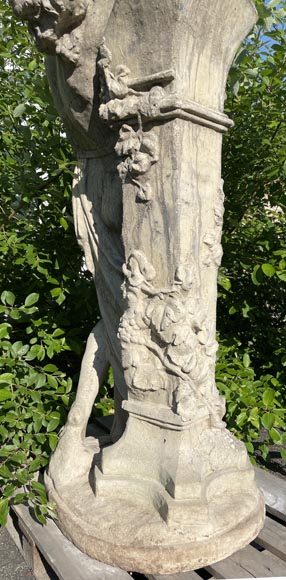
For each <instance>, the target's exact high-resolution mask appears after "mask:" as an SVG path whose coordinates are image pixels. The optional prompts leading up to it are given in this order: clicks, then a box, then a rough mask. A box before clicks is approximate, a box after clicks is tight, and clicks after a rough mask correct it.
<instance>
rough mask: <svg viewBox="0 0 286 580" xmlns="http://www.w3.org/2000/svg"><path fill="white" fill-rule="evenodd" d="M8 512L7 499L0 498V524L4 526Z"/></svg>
mask: <svg viewBox="0 0 286 580" xmlns="http://www.w3.org/2000/svg"><path fill="white" fill-rule="evenodd" d="M8 513H9V500H8V499H0V525H1V526H6V523H7V518H8Z"/></svg>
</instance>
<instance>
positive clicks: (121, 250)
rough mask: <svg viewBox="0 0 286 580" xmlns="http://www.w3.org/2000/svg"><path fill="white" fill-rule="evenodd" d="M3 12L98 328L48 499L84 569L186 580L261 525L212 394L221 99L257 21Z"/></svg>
mask: <svg viewBox="0 0 286 580" xmlns="http://www.w3.org/2000/svg"><path fill="white" fill-rule="evenodd" d="M12 3H13V5H14V7H15V10H16V11H17V13H18V14H20V15H22V16H23V17H24V18H27V19H28V20H29V21H30V26H31V28H32V30H33V32H34V35H35V37H36V41H37V43H38V46H39V48H40V49H41V50H44V51H45V52H47V53H49V56H48V58H47V72H48V76H49V80H50V85H51V89H52V92H53V96H54V100H55V103H56V105H57V108H58V110H59V113H60V114H61V116H62V118H63V119H64V121H65V123H66V127H67V132H68V135H69V138H70V140H71V142H72V143H73V145H74V148H75V151H76V153H77V157H78V166H77V169H76V173H75V179H74V215H75V225H76V234H77V237H78V240H79V243H80V244H81V246H82V248H83V250H84V252H85V256H86V262H87V266H88V268H89V269H90V271H91V272H92V273H93V275H94V279H95V285H96V289H97V294H98V300H99V304H100V309H101V313H102V321H101V322H100V323H99V325H97V326H96V327H95V329H94V330H93V332H92V333H91V335H90V338H89V340H88V344H87V350H86V354H85V356H84V360H83V363H82V371H81V376H80V382H79V386H78V392H77V398H76V401H75V403H74V405H73V408H72V409H71V412H70V415H69V418H68V422H67V425H66V427H65V430H64V432H63V434H62V437H61V440H60V442H59V445H58V448H57V450H56V452H55V453H54V455H53V457H52V459H51V462H50V466H49V471H48V474H47V477H46V484H47V487H48V490H49V493H50V496H51V497H52V498H54V499H55V501H56V502H57V505H58V510H59V517H60V524H61V527H62V529H63V530H64V532H65V533H66V534H67V535H68V536H69V537H70V538H71V539H72V540H73V541H74V542H75V544H76V545H77V546H79V547H80V548H81V549H82V550H83V551H86V552H87V553H88V554H90V555H91V556H94V557H95V558H97V559H101V560H103V561H105V562H107V563H109V564H113V565H117V566H119V567H121V568H125V569H127V570H128V569H132V570H138V571H142V572H146V573H147V572H148V573H162V574H163V573H172V572H178V571H181V570H188V569H195V568H199V567H201V566H203V565H206V564H208V563H211V562H214V561H217V560H218V559H220V558H224V557H226V556H227V555H229V554H230V553H232V552H233V551H235V550H237V549H238V548H240V547H242V546H244V545H246V544H247V543H248V542H250V541H251V540H252V539H253V538H254V537H255V536H256V534H257V533H258V531H259V529H260V528H261V526H262V523H263V517H264V507H263V501H262V497H261V494H260V492H259V491H258V488H257V486H256V484H255V481H254V471H253V468H252V466H251V464H250V462H249V460H248V457H247V453H246V450H245V448H244V446H243V444H242V443H241V442H239V441H236V440H235V438H234V437H233V436H232V435H231V434H230V433H229V432H228V431H227V430H226V428H225V424H224V423H223V421H222V419H223V415H224V401H223V400H222V398H221V397H220V396H219V394H218V391H217V389H216V385H215V378H214V370H215V358H216V350H217V343H216V340H215V330H216V295H217V289H216V280H217V271H218V267H219V264H220V261H221V256H222V248H221V229H222V222H223V212H224V204H223V201H224V196H223V184H222V180H221V143H222V135H223V133H224V132H225V131H226V130H227V129H228V128H229V127H230V126H231V121H230V120H229V119H228V118H227V117H226V115H224V113H223V103H224V91H225V82H226V78H227V73H228V69H229V66H230V64H231V62H232V59H233V56H234V54H235V51H236V49H237V47H238V46H239V44H240V42H241V41H242V40H243V38H244V36H245V35H246V33H247V32H248V31H249V30H250V28H251V26H252V25H253V24H254V22H255V20H256V12H255V9H254V7H253V4H252V3H251V2H250V0H239V1H238V0H188V1H179V0H164V2H163V1H162V0H117V1H115V0H95V1H94V2H93V1H92V0H45V2H44V1H42V0H24V1H22V0H12ZM109 364H111V365H112V367H113V371H114V377H115V383H116V413H115V424H114V428H113V431H112V433H111V441H112V442H113V444H112V445H109V446H107V445H105V447H104V446H103V445H101V447H102V449H101V450H99V448H98V446H97V441H96V440H94V439H92V438H86V437H85V431H86V426H87V422H88V418H89V415H90V412H91V409H92V405H93V403H94V399H95V397H96V394H97V392H98V389H99V386H100V384H101V383H102V381H103V379H104V376H105V374H106V372H107V368H108V365H109ZM127 418H128V421H127V423H126V420H127ZM105 443H106V441H105ZM103 447H104V448H103Z"/></svg>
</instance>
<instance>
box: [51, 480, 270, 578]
mask: <svg viewBox="0 0 286 580" xmlns="http://www.w3.org/2000/svg"><path fill="white" fill-rule="evenodd" d="M125 483H126V484H127V482H122V481H120V480H116V478H114V479H113V482H112V481H111V480H109V485H108V489H109V492H108V493H106V495H105V494H104V495H102V494H99V496H98V497H97V496H95V495H94V492H93V490H92V488H91V486H90V483H89V481H88V478H86V479H85V480H83V479H81V480H77V481H75V480H74V481H73V482H71V483H70V485H69V486H68V487H65V489H62V490H61V492H60V495H59V494H58V493H57V491H56V490H55V488H54V485H53V483H52V480H51V479H50V478H49V476H46V486H47V488H48V492H49V497H50V499H51V500H53V501H55V502H56V504H57V508H58V517H59V526H60V528H61V530H62V531H63V533H64V534H65V535H66V536H67V537H68V538H69V539H70V540H71V541H72V542H73V543H74V544H75V545H76V546H77V547H78V548H79V549H80V550H82V551H83V552H85V553H86V554H88V555H89V556H91V557H92V558H95V559H97V560H100V561H102V562H105V563H107V564H110V565H112V566H117V567H119V568H122V569H124V570H127V571H136V572H141V573H145V574H147V573H151V574H152V573H153V574H172V573H176V572H183V571H186V570H194V569H197V568H201V567H203V566H206V565H208V564H211V563H214V562H217V561H219V560H222V559H224V558H226V557H227V556H229V555H231V554H232V553H233V552H235V551H237V550H239V549H241V548H243V547H244V546H246V545H247V544H249V543H250V542H251V541H252V540H253V539H254V538H255V537H256V536H257V534H258V532H259V531H260V529H261V528H262V526H263V521H264V502H263V498H262V494H261V492H260V491H259V490H258V488H257V487H256V486H255V484H254V485H253V486H250V487H251V489H250V490H249V493H248V492H246V491H243V492H241V493H240V494H239V493H237V492H235V493H228V494H227V495H225V494H222V495H216V496H215V497H213V498H212V499H211V500H210V501H209V502H207V514H206V513H205V512H204V510H202V511H203V513H202V521H201V522H200V518H199V517H198V511H197V510H196V506H195V505H194V502H191V501H190V502H184V518H183V523H177V524H176V523H173V524H172V525H168V524H167V523H166V521H164V519H163V518H162V516H161V515H160V513H159V512H158V509H156V508H155V506H154V501H153V500H154V496H156V493H155V492H154V490H153V500H152V501H150V503H149V504H148V503H146V496H145V498H144V497H143V494H142V482H138V487H137V483H136V481H135V480H133V481H132V479H131V480H130V481H129V497H128V493H127V485H126V487H125ZM143 483H144V482H143ZM145 483H146V486H147V487H148V486H151V485H152V482H149V481H148V480H146V482H145ZM151 496H152V494H148V497H149V498H150V497H151ZM179 503H180V502H179ZM206 517H207V521H206Z"/></svg>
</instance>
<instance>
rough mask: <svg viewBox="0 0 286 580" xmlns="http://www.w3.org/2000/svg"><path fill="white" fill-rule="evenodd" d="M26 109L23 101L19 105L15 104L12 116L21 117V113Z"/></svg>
mask: <svg viewBox="0 0 286 580" xmlns="http://www.w3.org/2000/svg"><path fill="white" fill-rule="evenodd" d="M25 110H26V105H25V103H20V104H19V105H17V107H15V109H14V111H13V117H15V119H16V118H17V117H21V116H22V115H23V113H24V112H25Z"/></svg>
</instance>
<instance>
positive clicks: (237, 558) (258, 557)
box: [231, 546, 286, 578]
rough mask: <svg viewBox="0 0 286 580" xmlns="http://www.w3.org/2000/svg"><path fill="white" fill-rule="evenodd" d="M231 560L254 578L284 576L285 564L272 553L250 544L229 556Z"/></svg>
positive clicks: (285, 572)
mask: <svg viewBox="0 0 286 580" xmlns="http://www.w3.org/2000/svg"><path fill="white" fill-rule="evenodd" d="M231 560H232V561H233V562H235V563H236V564H238V565H239V566H240V567H241V568H242V569H243V570H244V571H247V572H248V573H249V574H252V576H254V578H273V577H275V576H278V577H282V578H283V577H284V578H285V577H286V564H285V562H283V561H282V560H280V558H277V556H274V554H271V553H270V552H268V550H264V551H263V552H259V551H258V550H256V549H255V548H253V547H252V546H247V547H246V548H243V550H239V552H236V553H235V554H233V556H231Z"/></svg>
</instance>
